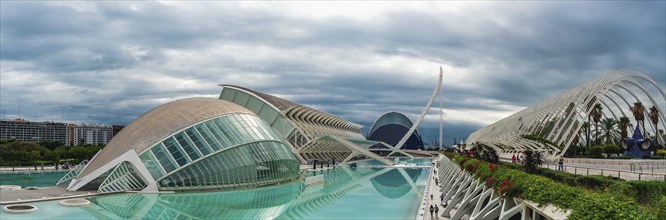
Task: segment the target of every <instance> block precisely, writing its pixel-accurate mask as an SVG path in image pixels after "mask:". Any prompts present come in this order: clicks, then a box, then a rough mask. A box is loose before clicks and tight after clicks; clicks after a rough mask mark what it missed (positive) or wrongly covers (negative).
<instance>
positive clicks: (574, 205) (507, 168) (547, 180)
mask: <svg viewBox="0 0 666 220" xmlns="http://www.w3.org/2000/svg"><path fill="white" fill-rule="evenodd" d="M447 156H449V158H451V159H452V160H453V161H455V162H456V163H458V164H459V165H461V168H462V169H465V170H467V171H469V172H470V173H471V174H472V175H474V176H475V177H476V178H477V179H479V180H480V181H483V182H485V184H486V185H487V186H488V187H492V188H493V189H495V190H496V191H497V192H499V194H500V197H506V198H512V197H519V198H521V199H527V200H531V201H534V202H536V203H538V204H542V205H544V204H548V203H551V204H553V205H555V206H557V207H559V208H564V209H571V210H572V213H571V215H570V216H569V219H655V218H657V217H658V216H659V217H663V216H666V213H664V211H663V210H662V209H663V207H665V206H664V205H665V204H666V198H665V197H666V183H663V182H656V181H652V182H649V181H625V180H622V179H619V178H615V177H607V176H580V175H574V174H568V173H562V172H555V171H549V170H545V169H543V168H540V169H538V170H537V172H538V173H539V174H540V175H541V176H540V175H532V174H528V173H525V172H521V171H519V169H520V166H519V165H511V164H510V163H500V164H493V163H487V162H484V161H481V160H478V159H474V158H470V157H463V156H460V155H453V154H447ZM556 180H558V181H556ZM559 180H561V182H560V181H559ZM563 183H567V184H568V185H566V184H563ZM577 184H581V185H583V186H585V187H586V188H587V187H589V188H590V189H582V188H580V187H577V186H578V185H577ZM639 204H640V205H639Z"/></svg>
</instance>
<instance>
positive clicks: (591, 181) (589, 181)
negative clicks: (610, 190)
mask: <svg viewBox="0 0 666 220" xmlns="http://www.w3.org/2000/svg"><path fill="white" fill-rule="evenodd" d="M615 178H617V177H615ZM620 180H621V179H620ZM614 182H615V180H612V179H610V178H609V177H607V176H601V175H590V176H580V177H578V178H577V179H576V183H578V184H580V185H583V186H585V187H587V188H590V189H605V188H606V187H609V186H610V185H612V184H613V183H614Z"/></svg>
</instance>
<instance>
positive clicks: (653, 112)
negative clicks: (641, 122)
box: [648, 106, 659, 137]
mask: <svg viewBox="0 0 666 220" xmlns="http://www.w3.org/2000/svg"><path fill="white" fill-rule="evenodd" d="M648 116H649V117H650V121H652V124H653V125H654V134H655V137H656V136H657V135H658V134H659V130H658V129H657V124H659V109H657V106H652V107H651V108H650V113H649V114H648Z"/></svg>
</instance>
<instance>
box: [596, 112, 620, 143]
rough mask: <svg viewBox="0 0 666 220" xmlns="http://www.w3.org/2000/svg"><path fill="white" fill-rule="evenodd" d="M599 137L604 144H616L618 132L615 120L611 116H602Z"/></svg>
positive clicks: (618, 138)
mask: <svg viewBox="0 0 666 220" xmlns="http://www.w3.org/2000/svg"><path fill="white" fill-rule="evenodd" d="M601 132H602V134H601V139H602V140H603V143H604V144H611V143H612V144H617V143H618V142H619V140H620V132H618V130H617V121H616V120H615V119H612V118H604V119H603V120H602V121H601Z"/></svg>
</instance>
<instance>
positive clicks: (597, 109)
mask: <svg viewBox="0 0 666 220" xmlns="http://www.w3.org/2000/svg"><path fill="white" fill-rule="evenodd" d="M602 110H603V107H601V103H597V104H595V105H594V110H592V120H593V121H594V141H595V143H596V144H599V121H600V120H601V116H602Z"/></svg>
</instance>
